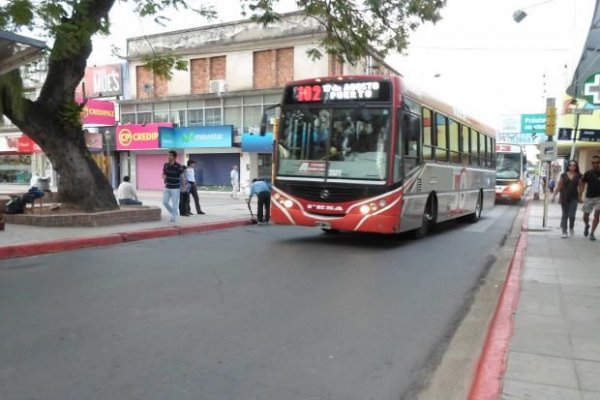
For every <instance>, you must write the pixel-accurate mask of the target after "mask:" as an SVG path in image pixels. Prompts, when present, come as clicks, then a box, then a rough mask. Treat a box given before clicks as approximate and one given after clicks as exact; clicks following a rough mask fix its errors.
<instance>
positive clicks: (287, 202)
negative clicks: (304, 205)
mask: <svg viewBox="0 0 600 400" xmlns="http://www.w3.org/2000/svg"><path fill="white" fill-rule="evenodd" d="M283 206H284V207H285V208H292V207H293V206H294V202H293V201H291V200H290V199H286V200H284V202H283Z"/></svg>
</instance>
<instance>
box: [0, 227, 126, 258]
mask: <svg viewBox="0 0 600 400" xmlns="http://www.w3.org/2000/svg"><path fill="white" fill-rule="evenodd" d="M119 243H123V239H122V238H121V235H119V234H118V233H115V234H109V235H103V236H88V237H83V238H72V239H61V240H48V241H44V242H34V243H28V244H16V245H9V246H4V247H1V248H0V259H3V258H11V257H29V256H35V255H38V254H46V253H57V252H60V251H67V250H75V249H81V248H84V247H97V246H110V245H114V244H119Z"/></svg>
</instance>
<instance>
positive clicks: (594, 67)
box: [567, 0, 600, 98]
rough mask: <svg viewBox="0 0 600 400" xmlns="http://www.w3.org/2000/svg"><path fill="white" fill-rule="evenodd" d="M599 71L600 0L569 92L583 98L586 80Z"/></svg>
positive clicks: (570, 94) (568, 89) (597, 2)
mask: <svg viewBox="0 0 600 400" xmlns="http://www.w3.org/2000/svg"><path fill="white" fill-rule="evenodd" d="M597 72H600V0H597V1H596V6H595V8H594V15H593V17H592V23H591V25H590V30H589V32H588V35H587V38H586V40H585V45H584V47H583V52H582V53H581V58H580V59H579V63H578V64H577V69H575V73H574V74H573V80H572V81H571V84H570V85H569V87H568V88H567V94H568V95H569V96H572V97H577V98H583V97H584V94H583V93H584V92H583V91H584V83H585V81H586V80H587V79H588V78H589V77H590V76H591V75H594V74H596V73H597Z"/></svg>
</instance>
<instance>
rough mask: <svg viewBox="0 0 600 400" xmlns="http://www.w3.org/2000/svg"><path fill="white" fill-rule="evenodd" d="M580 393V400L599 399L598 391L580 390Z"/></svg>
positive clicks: (599, 393)
mask: <svg viewBox="0 0 600 400" xmlns="http://www.w3.org/2000/svg"><path fill="white" fill-rule="evenodd" d="M581 395H582V396H583V397H582V398H581V400H598V399H600V392H588V391H583V392H581Z"/></svg>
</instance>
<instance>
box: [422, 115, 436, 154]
mask: <svg viewBox="0 0 600 400" xmlns="http://www.w3.org/2000/svg"><path fill="white" fill-rule="evenodd" d="M431 116H432V112H431V110H430V109H428V108H425V107H423V160H425V161H428V160H433V157H434V154H433V140H432V132H431Z"/></svg>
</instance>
